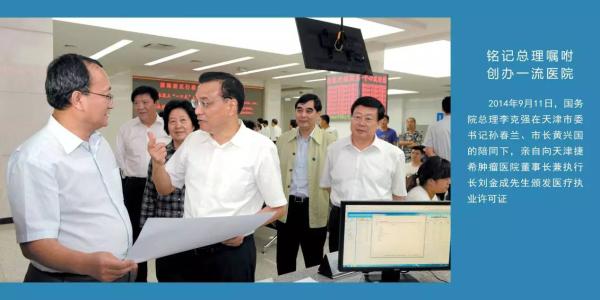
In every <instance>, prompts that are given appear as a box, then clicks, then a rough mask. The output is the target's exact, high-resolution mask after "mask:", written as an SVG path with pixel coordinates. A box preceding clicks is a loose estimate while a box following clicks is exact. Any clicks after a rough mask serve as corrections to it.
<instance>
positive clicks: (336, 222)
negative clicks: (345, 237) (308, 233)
mask: <svg viewBox="0 0 600 300" xmlns="http://www.w3.org/2000/svg"><path fill="white" fill-rule="evenodd" d="M327 229H328V231H329V252H336V251H338V250H339V249H340V208H339V207H337V206H335V205H332V206H331V210H330V211H329V222H328V223H327Z"/></svg>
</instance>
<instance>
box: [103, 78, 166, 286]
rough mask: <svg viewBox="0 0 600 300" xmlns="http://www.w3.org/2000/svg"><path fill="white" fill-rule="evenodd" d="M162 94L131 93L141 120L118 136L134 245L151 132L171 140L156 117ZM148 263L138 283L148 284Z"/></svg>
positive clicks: (143, 88) (139, 90) (141, 266)
mask: <svg viewBox="0 0 600 300" xmlns="http://www.w3.org/2000/svg"><path fill="white" fill-rule="evenodd" d="M156 101H158V92H157V91H156V89H154V88H153V87H150V86H139V87H137V88H135V89H134V90H133V92H132V93H131V102H133V107H134V109H135V112H136V114H137V117H135V118H133V119H131V120H129V121H127V122H126V123H125V124H123V126H121V128H120V129H119V134H118V135H117V149H116V151H115V152H116V153H115V154H116V157H117V162H118V163H119V168H121V172H122V174H123V194H124V196H125V206H126V207H127V211H128V212H129V218H130V219H131V225H132V227H133V239H134V241H135V240H136V239H137V237H138V236H139V235H140V232H141V227H140V211H141V209H142V198H143V196H144V188H145V186H146V177H147V176H148V175H147V174H148V164H149V163H150V155H149V154H148V132H152V133H154V135H155V136H156V137H157V138H158V140H159V141H161V142H164V143H167V144H168V142H169V141H170V138H169V136H168V135H167V133H166V132H165V130H164V121H163V119H162V118H159V117H158V114H157V113H156ZM146 275H147V267H146V263H140V264H139V269H138V276H137V278H136V281H137V282H146V281H147V278H146Z"/></svg>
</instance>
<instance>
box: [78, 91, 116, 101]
mask: <svg viewBox="0 0 600 300" xmlns="http://www.w3.org/2000/svg"><path fill="white" fill-rule="evenodd" d="M82 93H84V94H94V95H98V96H102V97H104V98H106V101H108V102H109V103H112V102H113V99H114V98H115V96H113V94H110V93H109V94H106V95H104V94H98V93H94V92H90V91H85V92H82Z"/></svg>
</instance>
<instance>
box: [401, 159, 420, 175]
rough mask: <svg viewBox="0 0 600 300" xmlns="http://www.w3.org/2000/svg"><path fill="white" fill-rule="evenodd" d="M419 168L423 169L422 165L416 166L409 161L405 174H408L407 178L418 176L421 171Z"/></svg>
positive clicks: (405, 167)
mask: <svg viewBox="0 0 600 300" xmlns="http://www.w3.org/2000/svg"><path fill="white" fill-rule="evenodd" d="M419 167H421V165H418V166H414V165H413V164H412V162H411V161H410V160H409V161H408V162H407V163H406V164H405V165H404V173H406V177H409V176H412V175H415V174H417V171H419Z"/></svg>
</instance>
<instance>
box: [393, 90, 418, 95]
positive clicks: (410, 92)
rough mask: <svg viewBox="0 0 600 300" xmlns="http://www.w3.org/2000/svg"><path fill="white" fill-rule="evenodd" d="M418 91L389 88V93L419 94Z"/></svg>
mask: <svg viewBox="0 0 600 300" xmlns="http://www.w3.org/2000/svg"><path fill="white" fill-rule="evenodd" d="M418 93H419V92H417V91H407V90H398V89H389V90H388V95H403V94H418Z"/></svg>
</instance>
